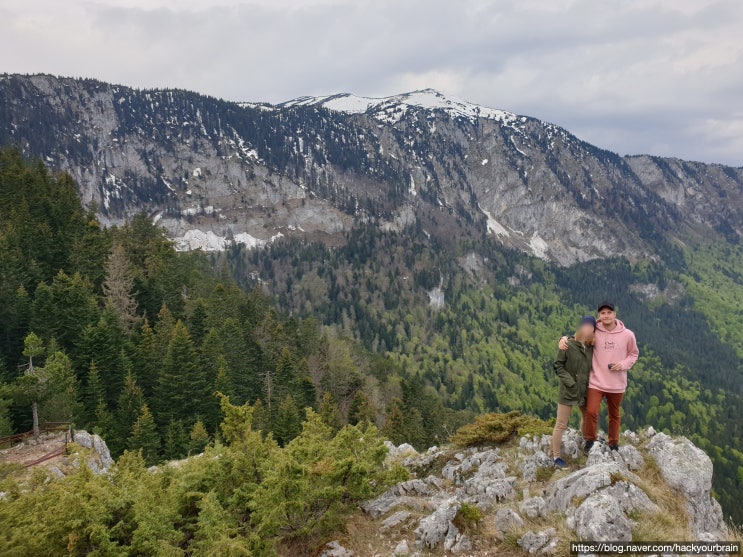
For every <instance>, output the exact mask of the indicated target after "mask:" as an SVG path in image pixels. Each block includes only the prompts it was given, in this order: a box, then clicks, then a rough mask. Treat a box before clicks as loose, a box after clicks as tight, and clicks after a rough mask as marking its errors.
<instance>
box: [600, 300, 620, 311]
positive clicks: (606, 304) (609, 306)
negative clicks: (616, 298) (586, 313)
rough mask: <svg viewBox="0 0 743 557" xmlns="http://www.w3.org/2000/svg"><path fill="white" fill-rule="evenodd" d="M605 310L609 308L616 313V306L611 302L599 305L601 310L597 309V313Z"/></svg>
mask: <svg viewBox="0 0 743 557" xmlns="http://www.w3.org/2000/svg"><path fill="white" fill-rule="evenodd" d="M604 308H609V309H610V310H611V311H616V310H615V309H614V304H613V303H611V302H607V301H606V300H604V301H603V302H601V303H600V304H599V309H597V310H596V311H601V310H602V309H604Z"/></svg>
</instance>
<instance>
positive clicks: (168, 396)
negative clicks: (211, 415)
mask: <svg viewBox="0 0 743 557" xmlns="http://www.w3.org/2000/svg"><path fill="white" fill-rule="evenodd" d="M155 392H156V393H157V398H156V401H157V418H158V423H159V424H161V425H162V426H163V427H164V426H166V425H167V424H168V422H170V420H173V419H182V420H184V421H190V420H195V419H196V417H197V414H199V413H200V411H201V410H202V408H204V402H205V399H206V393H207V381H206V375H205V373H204V371H203V369H202V368H201V366H200V365H199V358H198V355H197V353H196V349H195V348H194V345H193V342H192V340H191V337H190V336H189V334H188V330H186V326H185V325H184V324H183V323H182V322H181V321H180V320H179V321H177V322H176V324H175V326H174V327H173V332H172V334H171V337H170V342H169V343H168V349H167V352H166V354H165V360H164V361H163V365H162V368H161V370H160V374H159V377H158V382H157V389H156V391H155Z"/></svg>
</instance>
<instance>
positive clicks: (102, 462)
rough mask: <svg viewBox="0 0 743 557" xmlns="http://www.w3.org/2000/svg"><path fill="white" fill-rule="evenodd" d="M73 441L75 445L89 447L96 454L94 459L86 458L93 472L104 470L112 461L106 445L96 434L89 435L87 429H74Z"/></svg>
mask: <svg viewBox="0 0 743 557" xmlns="http://www.w3.org/2000/svg"><path fill="white" fill-rule="evenodd" d="M73 442H74V443H75V444H76V445H80V446H81V447H85V448H86V449H91V450H93V452H95V454H96V458H95V459H88V461H87V462H88V466H89V467H90V468H91V469H92V470H93V471H94V472H95V473H100V472H105V471H106V470H108V469H109V468H110V467H111V466H112V465H113V463H114V461H113V459H112V458H111V452H110V451H109V450H108V445H106V442H105V441H104V440H103V439H101V437H100V436H98V435H91V434H90V433H88V432H87V431H85V430H83V429H81V430H76V431H75V432H74V436H73Z"/></svg>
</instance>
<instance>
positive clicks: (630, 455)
mask: <svg viewBox="0 0 743 557" xmlns="http://www.w3.org/2000/svg"><path fill="white" fill-rule="evenodd" d="M630 433H631V432H630ZM619 455H620V456H621V457H622V460H623V461H624V463H625V464H626V465H627V468H629V469H630V470H635V471H636V470H640V469H641V468H642V467H643V466H645V459H644V458H643V457H642V454H640V451H638V450H637V449H636V448H635V447H633V446H632V445H622V446H620V447H619Z"/></svg>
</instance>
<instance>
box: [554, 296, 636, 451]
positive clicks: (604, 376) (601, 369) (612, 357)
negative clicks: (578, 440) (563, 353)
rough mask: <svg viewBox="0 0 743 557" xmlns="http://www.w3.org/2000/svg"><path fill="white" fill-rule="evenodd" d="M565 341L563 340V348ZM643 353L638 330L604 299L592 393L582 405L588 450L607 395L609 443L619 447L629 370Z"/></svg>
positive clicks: (595, 348) (592, 372) (593, 439)
mask: <svg viewBox="0 0 743 557" xmlns="http://www.w3.org/2000/svg"><path fill="white" fill-rule="evenodd" d="M562 343H563V341H562V340H561V348H562ZM565 343H567V340H565ZM639 355H640V351H639V350H638V349H637V341H636V340H635V334H634V333H633V332H632V331H630V330H629V329H628V328H626V327H625V326H624V323H622V322H621V321H620V320H619V319H617V313H616V311H615V308H614V304H613V303H611V302H602V303H601V304H600V305H599V308H598V322H597V325H596V336H595V344H594V348H593V361H592V364H591V376H590V378H589V380H588V395H587V397H586V405H585V407H584V408H581V410H582V411H583V428H582V429H583V438H584V439H585V441H586V445H585V449H584V450H585V451H586V453H587V452H589V451H590V450H591V447H593V444H594V443H595V441H596V435H597V433H598V422H599V409H600V407H601V401H602V400H603V399H606V406H607V407H608V409H609V447H610V448H611V449H612V450H614V451H616V450H617V449H618V448H619V430H620V427H621V420H622V418H621V414H620V407H621V404H622V398H623V397H624V392H625V391H626V390H627V372H628V371H629V370H630V368H631V367H632V366H633V365H634V364H635V362H636V361H637V358H638V357H639Z"/></svg>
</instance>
